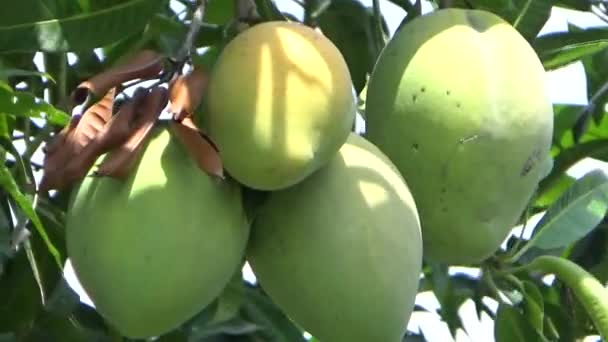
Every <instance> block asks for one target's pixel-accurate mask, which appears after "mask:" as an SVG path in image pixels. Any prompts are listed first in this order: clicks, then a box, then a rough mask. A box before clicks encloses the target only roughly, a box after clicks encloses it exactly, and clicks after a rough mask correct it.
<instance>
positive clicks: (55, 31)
mask: <svg viewBox="0 0 608 342" xmlns="http://www.w3.org/2000/svg"><path fill="white" fill-rule="evenodd" d="M29 1H30V2H31V1H33V0H29ZM166 1H167V0H131V1H123V2H121V3H119V4H116V5H114V6H111V7H107V8H103V9H99V10H96V11H91V12H83V13H78V14H75V15H72V16H69V17H61V16H60V15H58V14H57V13H54V12H49V13H45V19H44V20H36V21H29V20H23V21H20V22H19V23H14V22H13V23H9V24H6V23H5V22H2V24H1V26H0V52H13V51H44V52H69V51H71V52H78V51H84V50H90V49H93V48H97V47H101V46H103V45H107V44H110V43H113V42H116V41H118V40H120V39H122V38H123V37H125V36H128V35H131V34H134V33H136V32H139V31H141V30H142V29H143V28H144V26H145V25H146V24H147V23H148V21H149V19H150V18H151V17H152V15H153V14H154V13H155V12H156V11H157V10H159V9H160V6H161V4H163V3H165V2H166ZM9 7H10V6H9ZM5 8H6V6H5ZM28 10H29V9H28ZM26 19H29V18H26Z"/></svg>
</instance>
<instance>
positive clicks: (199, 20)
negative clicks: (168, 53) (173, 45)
mask: <svg viewBox="0 0 608 342" xmlns="http://www.w3.org/2000/svg"><path fill="white" fill-rule="evenodd" d="M206 6H207V0H200V4H199V5H198V7H197V8H196V10H195V11H194V14H193V15H192V22H191V23H190V29H189V30H188V33H187V34H186V38H185V39H184V44H183V45H182V47H181V49H180V51H179V52H178V54H177V62H178V63H179V64H182V63H184V62H185V61H187V60H188V59H189V58H190V56H191V54H192V48H193V47H194V39H195V38H196V35H197V34H198V32H199V31H200V29H201V26H203V18H204V17H205V8H206Z"/></svg>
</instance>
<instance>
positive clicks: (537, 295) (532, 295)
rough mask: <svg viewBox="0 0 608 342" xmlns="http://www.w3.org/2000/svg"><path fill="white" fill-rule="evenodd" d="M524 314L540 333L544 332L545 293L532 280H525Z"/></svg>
mask: <svg viewBox="0 0 608 342" xmlns="http://www.w3.org/2000/svg"><path fill="white" fill-rule="evenodd" d="M523 285H524V289H523V290H524V292H523V293H524V298H525V300H524V312H523V313H524V316H525V317H526V319H527V320H528V322H530V325H532V327H534V329H536V331H538V332H539V333H540V334H542V333H543V326H544V320H545V317H544V303H543V295H542V293H541V292H540V290H539V289H538V287H537V286H536V285H535V284H534V283H533V282H531V281H527V280H526V281H524V282H523Z"/></svg>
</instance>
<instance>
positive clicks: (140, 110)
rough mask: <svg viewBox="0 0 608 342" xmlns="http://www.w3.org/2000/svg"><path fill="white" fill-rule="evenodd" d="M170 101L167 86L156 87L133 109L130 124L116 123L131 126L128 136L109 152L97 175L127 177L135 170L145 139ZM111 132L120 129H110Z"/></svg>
mask: <svg viewBox="0 0 608 342" xmlns="http://www.w3.org/2000/svg"><path fill="white" fill-rule="evenodd" d="M167 101H168V95H167V91H166V90H165V89H164V88H156V89H154V90H153V91H151V92H150V93H148V94H146V95H145V97H144V98H143V100H142V101H141V104H140V105H138V106H137V109H136V110H135V111H134V113H135V115H131V116H129V117H128V118H129V120H130V121H129V122H128V123H127V125H126V126H125V125H123V126H122V127H120V126H115V127H118V128H117V130H123V131H124V129H125V128H128V129H129V130H128V134H127V139H126V141H124V143H123V144H122V145H121V146H119V147H117V148H116V149H113V150H112V151H111V152H110V153H109V154H108V156H107V157H106V158H105V159H104V161H103V162H102V163H101V164H100V165H99V166H98V167H97V170H96V171H95V175H97V176H107V177H113V178H118V179H123V180H124V179H126V178H127V177H128V176H129V175H130V174H131V172H133V170H134V168H135V166H136V165H137V161H138V160H139V159H140V158H141V156H142V154H143V152H144V146H145V142H146V140H147V138H148V137H149V135H150V132H151V131H152V128H153V127H154V124H155V123H156V120H157V119H158V116H159V115H160V113H161V112H162V110H163V108H164V107H165V106H166V104H167ZM125 106H126V105H125ZM109 132H118V131H111V130H109ZM120 134H122V132H121V133H120Z"/></svg>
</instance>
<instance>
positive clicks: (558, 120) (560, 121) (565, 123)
mask: <svg viewBox="0 0 608 342" xmlns="http://www.w3.org/2000/svg"><path fill="white" fill-rule="evenodd" d="M585 108H587V106H583V105H572V104H557V105H553V112H554V113H555V118H554V120H553V141H555V142H556V143H559V141H560V140H561V139H562V137H563V136H564V134H566V133H567V132H569V131H570V130H571V129H572V127H573V126H574V124H575V123H576V120H577V119H578V118H579V116H580V114H581V113H582V112H583V110H585Z"/></svg>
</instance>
